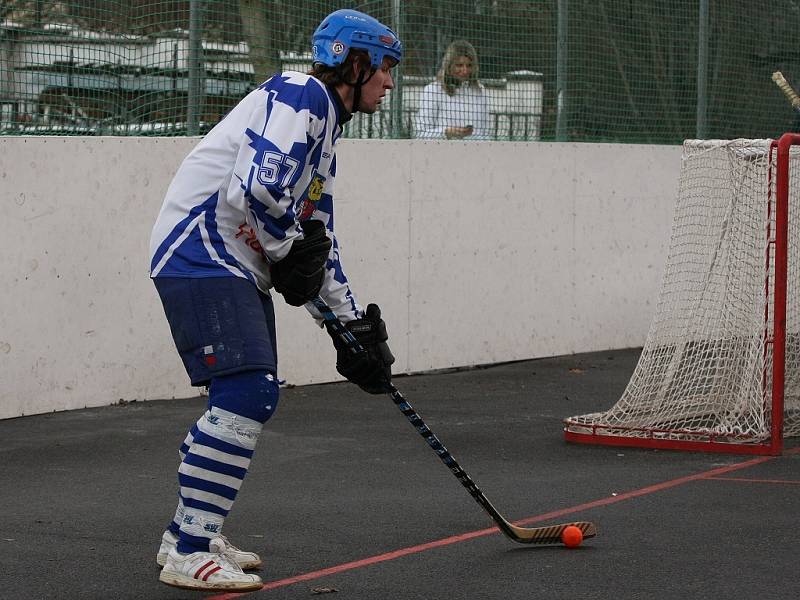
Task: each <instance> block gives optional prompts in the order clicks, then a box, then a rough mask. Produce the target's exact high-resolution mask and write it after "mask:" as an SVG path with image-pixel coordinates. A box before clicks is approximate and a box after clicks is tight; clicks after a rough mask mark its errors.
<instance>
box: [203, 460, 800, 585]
mask: <svg viewBox="0 0 800 600" xmlns="http://www.w3.org/2000/svg"><path fill="white" fill-rule="evenodd" d="M798 452H800V448H793V449H792V450H788V451H786V452H785V453H784V455H788V454H797V453H798ZM775 458H779V457H777V456H760V457H758V458H752V459H750V460H746V461H744V462H740V463H736V464H733V465H727V466H724V467H718V468H716V469H711V470H709V471H703V472H701V473H695V474H694V475H687V476H685V477H678V478H676V479H670V480H668V481H662V482H661V483H656V484H655V485H649V486H647V487H643V488H640V489H638V490H631V491H629V492H624V493H622V494H617V495H616V496H609V497H608V498H600V499H599V500H593V501H591V502H586V503H584V504H578V505H576V506H571V507H568V508H562V509H560V510H554V511H551V512H548V513H544V514H541V515H537V516H535V517H528V518H526V519H521V520H519V521H514V524H515V525H520V526H523V525H530V524H532V523H538V522H540V521H547V520H550V519H555V518H556V517H563V516H565V515H569V514H573V513H577V512H582V511H585V510H588V509H590V508H597V507H600V506H607V505H609V504H616V503H617V502H623V501H625V500H630V499H631V498H638V497H639V496H645V495H647V494H653V493H655V492H660V491H663V490H667V489H670V488H673V487H677V486H679V485H683V484H685V483H689V482H692V481H698V480H705V479H714V478H718V477H719V476H721V475H724V474H726V473H731V472H733V471H739V470H741V469H747V468H749V467H753V466H756V465H760V464H762V463H765V462H768V461H770V460H774V459H775ZM497 533H500V530H499V529H497V528H496V527H490V528H488V529H480V530H478V531H471V532H468V533H462V534H460V535H454V536H450V537H446V538H442V539H440V540H435V541H432V542H427V543H425V544H418V545H416V546H409V547H408V548H401V549H399V550H394V551H392V552H386V553H384V554H378V555H376V556H370V557H367V558H362V559H360V560H354V561H351V562H346V563H342V564H340V565H334V566H332V567H327V568H325V569H319V570H318V571H310V572H308V573H302V574H300V575H295V576H294V577H287V578H285V579H276V580H275V581H268V582H267V583H265V584H264V585H263V587H262V588H261V590H262V591H263V590H272V589H275V588H279V587H285V586H287V585H292V584H293V583H299V582H301V581H310V580H312V579H319V578H320V577H325V576H326V575H335V574H337V573H342V572H344V571H351V570H353V569H360V568H361V567H367V566H370V565H374V564H377V563H381V562H386V561H388V560H394V559H396V558H401V557H403V556H408V555H409V554H417V553H419V552H425V551H426V550H431V549H433V548H441V547H443V546H449V545H451V544H457V543H459V542H465V541H467V540H471V539H474V538H478V537H483V536H486V535H492V534H497ZM240 595H241V594H237V593H229V594H220V595H217V596H208V597H206V600H229V599H230V598H236V597H237V596H240Z"/></svg>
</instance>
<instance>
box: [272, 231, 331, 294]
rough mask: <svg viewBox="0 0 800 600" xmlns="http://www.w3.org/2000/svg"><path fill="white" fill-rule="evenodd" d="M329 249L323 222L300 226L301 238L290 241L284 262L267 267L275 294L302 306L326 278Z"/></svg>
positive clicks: (329, 243)
mask: <svg viewBox="0 0 800 600" xmlns="http://www.w3.org/2000/svg"><path fill="white" fill-rule="evenodd" d="M330 250H331V240H330V239H328V236H327V235H326V233H325V224H324V223H323V222H322V221H317V220H310V221H305V222H304V223H303V238H302V239H299V238H298V239H296V240H294V241H293V242H292V248H291V250H289V254H287V255H286V256H285V257H284V258H283V260H279V261H278V262H276V263H274V264H273V265H272V267H271V268H270V275H271V276H272V285H273V286H274V287H275V291H277V292H279V293H281V294H283V299H284V300H286V303H287V304H291V305H292V306H303V305H304V304H305V303H306V302H308V301H309V300H311V299H312V298H314V297H315V296H316V295H317V294H319V290H320V289H321V288H322V281H323V279H324V278H325V262H326V261H327V260H328V253H329V252H330Z"/></svg>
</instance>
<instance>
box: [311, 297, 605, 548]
mask: <svg viewBox="0 0 800 600" xmlns="http://www.w3.org/2000/svg"><path fill="white" fill-rule="evenodd" d="M311 302H312V303H313V304H314V306H315V307H316V308H317V310H318V311H319V312H320V314H321V315H322V318H323V319H324V320H325V322H326V323H328V324H329V325H330V326H331V328H332V329H333V331H334V332H335V333H336V334H337V335H338V336H339V338H340V339H341V340H342V341H343V342H344V343H345V344H346V345H347V347H348V348H350V350H352V352H353V353H356V354H357V353H359V352H364V348H362V346H361V344H359V343H358V340H357V339H356V338H355V337H354V336H353V334H352V333H350V331H349V330H348V329H347V328H346V327H345V326H344V325H343V324H342V322H341V321H340V320H339V319H338V317H337V316H336V315H335V314H333V311H332V310H331V309H330V308H329V307H328V305H327V304H325V301H324V300H322V298H320V297H317V298H314V299H313V300H312V301H311ZM388 393H389V394H390V395H391V397H392V400H393V401H394V403H395V404H396V405H397V408H399V409H400V412H402V413H403V414H404V415H405V416H406V418H407V419H408V420H409V422H410V423H411V425H413V426H414V429H416V430H417V431H418V432H419V434H420V435H421V436H422V437H423V438H425V441H426V442H428V445H429V446H430V447H431V448H433V451H434V452H436V454H437V455H438V456H439V458H440V459H441V460H442V462H443V463H444V464H445V465H446V466H447V468H448V469H450V471H451V472H452V473H453V475H455V476H456V479H458V480H459V481H460V482H461V485H463V486H464V487H465V488H467V491H468V492H469V493H470V495H471V496H472V497H473V498H474V499H475V500H476V501H477V502H478V504H480V505H481V506H482V507H483V509H484V510H485V511H486V512H487V513H488V514H489V516H490V517H492V519H493V520H494V522H495V523H497V527H498V528H499V529H500V531H502V532H503V533H505V534H506V535H507V536H508V537H509V538H511V539H512V540H514V541H515V542H519V543H521V544H560V543H561V534H562V533H563V532H564V529H566V528H567V527H569V526H570V525H574V526H575V527H578V528H579V529H580V530H581V532H583V537H584V539H585V538H591V537H594V536H595V535H597V528H596V527H595V525H594V523H590V522H588V521H577V522H574V523H562V524H559V525H548V526H545V527H532V528H526V527H518V526H516V525H514V524H512V523H509V522H508V521H507V520H506V519H505V518H504V517H503V515H501V514H500V513H499V512H497V509H496V508H495V507H494V506H492V503H491V502H489V499H488V498H487V497H486V496H484V494H483V492H482V491H481V490H480V489H479V488H478V486H477V485H475V482H474V481H472V479H471V478H470V476H469V475H467V473H466V471H464V469H462V468H461V465H459V464H458V462H457V461H456V459H455V458H454V457H453V455H452V454H450V452H448V450H447V448H445V447H444V444H442V442H440V441H439V438H437V437H436V435H435V434H434V433H433V432H432V431H431V430H430V428H429V427H428V426H427V425H426V424H425V422H424V421H423V420H422V417H420V416H419V415H418V414H417V411H415V410H414V408H413V407H412V406H411V404H409V403H408V401H407V400H406V399H405V398H404V397H403V395H402V394H401V393H400V392H399V391H398V390H397V388H395V387H394V385H392V384H389V390H388Z"/></svg>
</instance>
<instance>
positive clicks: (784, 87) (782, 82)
mask: <svg viewBox="0 0 800 600" xmlns="http://www.w3.org/2000/svg"><path fill="white" fill-rule="evenodd" d="M772 81H774V82H775V85H777V86H778V87H779V88H781V91H782V92H783V93H784V94H785V95H786V98H787V99H788V100H789V102H790V103H791V105H792V108H793V109H795V111H797V112H800V96H798V95H797V93H796V92H795V91H794V89H792V86H791V85H789V82H788V81H786V78H785V77H784V76H783V73H781V72H780V71H775V72H774V73H773V74H772Z"/></svg>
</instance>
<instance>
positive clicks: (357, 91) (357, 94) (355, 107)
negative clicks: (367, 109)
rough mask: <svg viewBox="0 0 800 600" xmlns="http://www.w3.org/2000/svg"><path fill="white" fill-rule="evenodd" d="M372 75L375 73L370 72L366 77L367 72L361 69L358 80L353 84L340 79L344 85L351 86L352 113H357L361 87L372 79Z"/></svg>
mask: <svg viewBox="0 0 800 600" xmlns="http://www.w3.org/2000/svg"><path fill="white" fill-rule="evenodd" d="M373 75H375V71H372V72H371V73H370V74H369V76H367V71H366V70H363V69H362V70H361V71H359V73H358V79H356V80H355V82H353V83H350V82H349V81H346V80H345V79H344V77H342V81H344V83H346V84H347V85H350V86H353V110H352V111H351V112H352V113H357V112H358V105H359V103H360V102H361V87H362V86H363V85H364V84H366V83H367V82H368V81H369V80H370V79H372V76H373Z"/></svg>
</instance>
